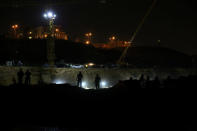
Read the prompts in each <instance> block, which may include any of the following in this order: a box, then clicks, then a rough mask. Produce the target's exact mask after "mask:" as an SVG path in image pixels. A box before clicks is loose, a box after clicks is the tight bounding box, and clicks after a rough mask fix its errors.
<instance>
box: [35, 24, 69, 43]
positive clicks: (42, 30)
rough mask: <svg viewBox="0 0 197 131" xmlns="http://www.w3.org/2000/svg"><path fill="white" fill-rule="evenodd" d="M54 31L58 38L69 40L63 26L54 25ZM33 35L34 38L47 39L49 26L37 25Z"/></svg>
mask: <svg viewBox="0 0 197 131" xmlns="http://www.w3.org/2000/svg"><path fill="white" fill-rule="evenodd" d="M54 28H55V30H54V32H53V34H52V36H53V37H54V38H55V39H58V40H68V35H67V34H66V33H65V32H64V31H63V30H62V28H61V26H56V25H54ZM32 32H33V33H32V36H33V38H34V39H46V38H47V37H48V28H47V27H43V26H40V27H37V28H35V29H33V30H32Z"/></svg>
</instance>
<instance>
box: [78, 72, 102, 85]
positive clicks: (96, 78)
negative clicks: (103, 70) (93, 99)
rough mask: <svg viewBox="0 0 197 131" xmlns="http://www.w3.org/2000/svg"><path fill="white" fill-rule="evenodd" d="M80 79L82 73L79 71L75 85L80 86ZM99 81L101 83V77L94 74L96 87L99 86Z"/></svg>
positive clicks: (81, 78)
mask: <svg viewBox="0 0 197 131" xmlns="http://www.w3.org/2000/svg"><path fill="white" fill-rule="evenodd" d="M82 80H83V74H82V73H81V72H79V74H78V75H77V86H78V87H82ZM100 83H101V77H100V76H99V75H98V74H96V77H95V81H94V84H95V88H96V89H99V88H100Z"/></svg>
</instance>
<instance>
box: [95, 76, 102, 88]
mask: <svg viewBox="0 0 197 131" xmlns="http://www.w3.org/2000/svg"><path fill="white" fill-rule="evenodd" d="M100 82H101V77H100V76H99V75H98V74H96V77H95V86H96V89H99V88H100Z"/></svg>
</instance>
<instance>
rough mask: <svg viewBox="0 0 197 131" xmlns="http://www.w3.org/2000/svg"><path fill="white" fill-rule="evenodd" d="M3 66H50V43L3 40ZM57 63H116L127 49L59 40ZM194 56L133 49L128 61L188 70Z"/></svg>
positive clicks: (140, 48) (0, 53)
mask: <svg viewBox="0 0 197 131" xmlns="http://www.w3.org/2000/svg"><path fill="white" fill-rule="evenodd" d="M0 45H1V48H0V63H1V64H5V61H7V60H13V59H15V60H22V61H23V62H24V63H25V64H26V65H41V64H44V63H46V61H47V60H46V40H1V41H0ZM55 46H56V47H55V50H56V60H57V61H59V60H64V61H65V62H66V63H78V64H79V63H82V64H83V63H87V62H94V63H98V64H107V63H116V61H117V60H118V58H119V57H120V55H121V53H122V51H123V49H112V50H104V49H96V48H94V47H93V46H90V45H89V46H87V45H84V44H82V43H73V42H70V41H62V40H56V44H55ZM191 61H192V60H191V57H190V56H188V55H185V54H183V53H180V52H177V51H174V50H172V49H168V48H160V47H135V48H130V49H129V51H128V54H127V57H126V62H128V63H129V64H131V65H133V66H134V67H153V66H159V67H188V66H190V65H191Z"/></svg>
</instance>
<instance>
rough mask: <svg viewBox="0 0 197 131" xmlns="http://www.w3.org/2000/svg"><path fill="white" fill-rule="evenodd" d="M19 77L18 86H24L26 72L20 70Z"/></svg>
mask: <svg viewBox="0 0 197 131" xmlns="http://www.w3.org/2000/svg"><path fill="white" fill-rule="evenodd" d="M17 76H18V84H23V77H24V72H23V70H22V69H20V70H19V72H18V73H17Z"/></svg>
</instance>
